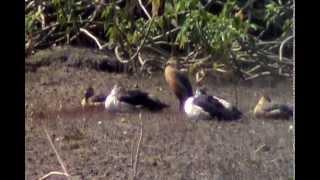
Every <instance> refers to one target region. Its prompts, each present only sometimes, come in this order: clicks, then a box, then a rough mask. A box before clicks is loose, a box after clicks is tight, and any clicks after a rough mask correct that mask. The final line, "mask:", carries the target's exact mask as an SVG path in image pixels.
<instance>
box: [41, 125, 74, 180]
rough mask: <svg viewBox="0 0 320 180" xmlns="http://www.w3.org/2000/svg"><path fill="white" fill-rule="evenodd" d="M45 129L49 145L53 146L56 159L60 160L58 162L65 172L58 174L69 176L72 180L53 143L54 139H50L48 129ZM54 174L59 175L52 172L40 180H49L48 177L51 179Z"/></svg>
mask: <svg viewBox="0 0 320 180" xmlns="http://www.w3.org/2000/svg"><path fill="white" fill-rule="evenodd" d="M43 129H44V132H45V133H46V135H47V138H48V141H49V143H50V146H51V148H52V149H53V151H54V153H55V155H56V157H57V159H58V162H59V164H60V166H61V168H62V170H63V172H64V173H59V172H58V174H59V175H61V174H63V175H65V176H67V178H68V179H70V175H69V173H68V172H67V169H66V167H65V165H64V163H63V161H62V159H61V157H60V155H59V153H58V151H57V149H56V148H55V147H54V144H53V142H52V139H51V137H50V135H49V133H48V131H47V129H46V128H45V127H44V128H43ZM53 174H57V173H52V172H51V173H49V174H47V175H45V176H43V177H42V178H40V180H41V179H43V178H47V177H49V176H51V175H53Z"/></svg>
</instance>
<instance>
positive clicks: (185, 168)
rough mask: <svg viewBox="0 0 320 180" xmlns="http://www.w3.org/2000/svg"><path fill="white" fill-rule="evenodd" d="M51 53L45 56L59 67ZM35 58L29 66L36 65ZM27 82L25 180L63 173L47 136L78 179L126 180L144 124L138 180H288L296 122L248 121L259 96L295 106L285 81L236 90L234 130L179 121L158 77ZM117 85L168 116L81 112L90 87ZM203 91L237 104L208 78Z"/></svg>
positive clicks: (65, 69) (90, 75) (73, 69)
mask: <svg viewBox="0 0 320 180" xmlns="http://www.w3.org/2000/svg"><path fill="white" fill-rule="evenodd" d="M46 53H48V54H46ZM50 53H52V52H51V51H50V52H45V53H44V54H46V55H45V56H46V57H47V58H49V59H50V57H54V58H56V59H59V56H53V55H52V54H50ZM85 55H86V53H84V55H83V56H85ZM87 55H88V54H87ZM88 56H89V55H88ZM39 57H40V59H41V57H42V56H35V57H33V59H37V61H38V60H39ZM78 58H83V57H82V56H79V57H78ZM33 59H32V58H31V59H27V60H26V63H27V62H28V63H29V62H32V61H33ZM56 59H55V60H56ZM88 59H90V58H88ZM25 75H26V77H25V82H26V89H25V94H26V99H25V100H26V101H25V102H26V103H25V108H26V116H25V125H26V128H25V132H26V135H25V143H26V149H25V154H26V159H25V162H26V179H38V178H40V177H41V176H43V175H45V174H47V173H49V172H51V171H62V169H61V167H60V165H59V163H58V160H57V158H56V156H55V154H54V151H53V150H52V148H51V147H50V144H49V141H48V139H47V137H46V134H45V133H44V128H46V129H48V132H49V134H50V136H51V138H52V140H53V141H54V145H55V147H56V148H57V151H58V152H59V154H60V156H61V158H62V160H63V161H64V163H65V165H66V169H67V171H68V173H69V174H70V175H72V176H73V177H74V178H75V179H117V180H118V179H131V178H132V176H133V162H134V159H135V154H136V153H135V152H136V149H137V144H138V140H139V136H140V129H141V122H142V129H143V135H142V140H141V144H140V148H139V150H140V156H139V159H138V163H137V173H136V177H137V179H213V180H229V179H244V180H251V179H254V180H263V179H283V180H287V179H291V178H292V177H293V164H294V148H293V132H292V130H289V126H290V125H293V121H292V120H289V121H288V120H264V119H255V118H253V117H252V115H251V114H250V110H252V107H253V106H254V104H255V103H256V102H257V100H258V96H259V95H260V94H261V92H265V93H269V94H270V95H271V97H272V98H273V100H274V101H276V102H281V103H288V104H292V103H293V98H292V93H293V88H292V82H291V81H290V80H287V81H279V82H278V81H270V80H268V81H267V83H266V80H265V79H264V80H263V79H261V80H257V81H255V82H251V83H250V85H249V84H247V83H243V84H242V83H241V84H240V85H239V86H238V97H239V99H238V102H239V108H240V109H241V111H243V112H245V117H243V118H242V119H241V120H240V121H238V122H218V121H215V120H213V121H199V122H197V123H195V122H190V121H188V120H187V119H186V117H185V115H183V114H180V113H178V102H177V101H176V99H175V98H174V96H173V94H172V93H171V92H170V91H169V89H168V87H167V85H166V84H165V81H164V78H163V76H162V75H161V74H153V76H152V77H146V76H144V77H141V76H140V77H138V76H133V75H126V74H116V73H108V72H102V71H99V70H97V69H95V68H90V67H88V66H79V64H78V65H77V66H72V65H70V64H66V61H60V62H59V61H56V63H52V64H50V63H49V64H45V63H44V64H42V65H39V66H38V67H37V68H36V69H32V70H30V69H27V68H26V74H25ZM118 81H121V82H122V83H123V84H125V85H127V86H129V87H131V88H132V87H133V86H134V85H135V84H137V85H138V86H139V87H140V88H142V89H144V90H146V91H148V92H150V93H153V94H154V95H156V96H158V97H159V98H160V99H161V100H162V101H164V102H166V103H168V104H170V108H168V109H165V110H164V111H162V112H159V113H150V112H145V111H142V112H141V120H140V119H139V113H140V112H136V113H132V114H109V113H107V112H105V111H104V110H103V109H89V110H88V109H82V108H81V107H80V98H81V96H82V93H83V89H84V88H86V87H87V86H88V85H92V86H93V87H94V88H95V89H96V92H99V93H108V92H109V91H110V89H111V87H112V86H113V85H114V84H115V83H116V82H118ZM206 84H207V87H208V90H209V92H210V93H211V94H215V95H218V96H221V97H224V98H225V99H227V100H229V101H231V102H234V101H235V98H234V88H233V87H234V86H233V85H232V84H230V83H223V84H222V83H221V82H218V81H215V80H212V79H210V78H208V79H207V80H206ZM49 179H63V178H61V177H59V178H58V176H52V177H51V178H49Z"/></svg>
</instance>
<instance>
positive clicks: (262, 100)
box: [254, 95, 271, 114]
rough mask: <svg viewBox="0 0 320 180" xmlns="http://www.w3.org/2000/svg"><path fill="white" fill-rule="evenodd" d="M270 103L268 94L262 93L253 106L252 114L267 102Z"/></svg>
mask: <svg viewBox="0 0 320 180" xmlns="http://www.w3.org/2000/svg"><path fill="white" fill-rule="evenodd" d="M270 103H271V98H270V97H269V96H268V95H262V96H261V98H260V99H259V101H258V103H257V105H256V106H255V108H254V114H256V113H258V112H260V111H261V110H262V108H263V107H265V106H266V105H267V104H270Z"/></svg>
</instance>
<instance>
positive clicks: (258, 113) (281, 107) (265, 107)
mask: <svg viewBox="0 0 320 180" xmlns="http://www.w3.org/2000/svg"><path fill="white" fill-rule="evenodd" d="M253 114H254V116H255V117H256V118H266V119H290V118H292V117H293V108H292V107H291V106H289V105H286V104H274V103H272V102H271V98H270V97H269V96H267V95H263V96H262V97H261V98H260V99H259V101H258V103H257V105H256V106H255V108H254V110H253Z"/></svg>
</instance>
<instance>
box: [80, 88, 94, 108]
mask: <svg viewBox="0 0 320 180" xmlns="http://www.w3.org/2000/svg"><path fill="white" fill-rule="evenodd" d="M93 95H94V90H93V88H92V86H89V87H88V88H87V89H86V90H85V92H84V96H83V98H82V100H81V105H82V106H83V107H84V106H86V105H87V104H88V99H89V98H90V97H92V96H93Z"/></svg>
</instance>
